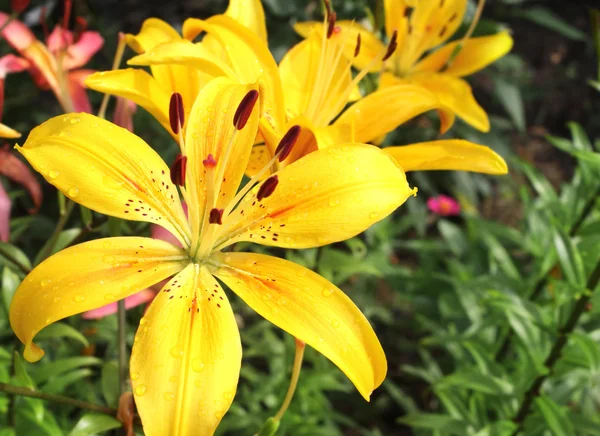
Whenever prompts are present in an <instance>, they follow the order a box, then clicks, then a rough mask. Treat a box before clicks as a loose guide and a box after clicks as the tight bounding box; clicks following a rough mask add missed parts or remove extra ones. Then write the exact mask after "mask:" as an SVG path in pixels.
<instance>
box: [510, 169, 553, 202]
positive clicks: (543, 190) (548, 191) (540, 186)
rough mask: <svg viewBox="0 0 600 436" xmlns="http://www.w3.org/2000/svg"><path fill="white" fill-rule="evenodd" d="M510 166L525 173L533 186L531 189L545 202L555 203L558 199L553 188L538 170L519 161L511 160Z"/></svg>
mask: <svg viewBox="0 0 600 436" xmlns="http://www.w3.org/2000/svg"><path fill="white" fill-rule="evenodd" d="M511 166H513V167H515V168H517V169H520V170H521V171H523V173H525V176H527V179H528V180H529V182H530V183H531V186H533V189H535V191H536V192H537V193H538V195H539V196H540V197H542V198H544V199H545V200H547V201H556V200H557V199H558V197H557V196H556V191H555V190H554V187H553V186H552V185H551V184H550V182H549V181H548V179H546V177H544V175H543V174H542V173H541V172H540V171H539V170H537V169H535V168H534V167H532V166H531V165H530V164H528V163H527V162H525V161H523V160H520V159H512V160H511Z"/></svg>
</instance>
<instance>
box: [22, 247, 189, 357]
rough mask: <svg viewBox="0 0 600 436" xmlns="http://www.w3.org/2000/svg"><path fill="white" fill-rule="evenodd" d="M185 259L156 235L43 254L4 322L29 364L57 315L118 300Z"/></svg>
mask: <svg viewBox="0 0 600 436" xmlns="http://www.w3.org/2000/svg"><path fill="white" fill-rule="evenodd" d="M188 262H189V260H188V258H187V256H186V254H185V252H183V251H182V250H181V249H180V248H177V247H175V246H173V245H171V244H169V243H167V242H164V241H160V240H158V239H150V238H138V237H121V238H108V239H97V240H95V241H90V242H84V243H83V244H79V245H75V246H73V247H70V248H67V249H65V250H62V251H59V252H58V253H56V254H55V255H53V256H51V257H49V258H48V259H46V260H45V261H43V262H42V263H41V264H39V265H38V266H37V267H35V268H34V270H33V271H32V272H31V273H29V275H28V276H27V277H26V278H25V280H23V282H22V283H21V285H20V286H19V287H18V288H17V291H16V293H15V296H14V298H13V300H12V304H11V306H10V325H11V327H12V329H13V330H14V332H15V334H16V335H17V337H18V338H19V339H20V340H21V342H23V343H24V344H25V353H24V357H25V358H26V359H27V360H29V361H31V362H35V361H37V360H39V359H41V358H42V356H43V355H44V351H43V350H41V349H40V348H39V347H37V346H36V345H35V344H33V343H32V340H33V338H34V336H35V335H36V334H37V333H38V332H39V331H40V330H41V329H42V328H44V327H45V326H47V325H48V324H50V323H53V322H55V321H58V320H59V319H62V318H65V317H67V316H71V315H74V314H77V313H81V312H85V311H87V310H91V309H95V308H98V307H101V306H104V305H106V304H109V303H113V302H115V301H117V300H120V299H123V298H125V297H127V296H129V295H131V294H134V293H136V292H138V291H141V290H142V289H145V288H147V287H148V286H151V285H153V284H155V283H158V282H159V281H161V280H163V279H165V278H167V277H169V276H171V275H173V274H175V273H177V272H178V271H180V270H181V269H182V268H183V267H184V266H185V264H186V263H188Z"/></svg>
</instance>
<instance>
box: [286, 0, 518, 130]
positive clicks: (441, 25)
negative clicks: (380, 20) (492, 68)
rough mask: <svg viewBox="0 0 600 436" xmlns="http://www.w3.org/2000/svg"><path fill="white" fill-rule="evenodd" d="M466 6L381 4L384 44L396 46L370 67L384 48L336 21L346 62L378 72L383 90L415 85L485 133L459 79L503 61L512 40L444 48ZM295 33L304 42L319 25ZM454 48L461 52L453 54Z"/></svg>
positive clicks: (483, 119)
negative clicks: (345, 36) (357, 46)
mask: <svg viewBox="0 0 600 436" xmlns="http://www.w3.org/2000/svg"><path fill="white" fill-rule="evenodd" d="M466 6H467V0H384V9H385V33H386V36H387V38H388V39H391V38H392V36H393V35H394V34H396V38H397V45H398V48H397V49H396V51H395V52H394V54H393V55H392V56H391V57H390V58H389V60H388V61H386V62H377V63H372V62H371V59H372V55H373V53H377V52H378V51H380V50H382V49H383V48H384V45H383V43H382V42H381V41H380V40H379V37H378V35H377V33H373V32H371V31H369V30H368V29H366V28H365V27H363V26H362V25H360V24H358V23H355V22H353V21H340V22H338V23H337V26H338V27H339V28H340V29H341V31H342V33H343V32H347V33H349V34H350V35H352V36H353V37H352V38H349V40H348V44H347V47H346V50H345V54H346V56H347V57H348V58H350V59H353V62H354V65H355V66H356V67H357V68H361V69H362V68H368V69H369V71H371V72H382V75H381V81H380V86H381V87H382V88H385V87H388V86H394V85H398V84H402V83H414V84H419V85H421V86H423V87H425V88H427V89H429V90H430V91H432V92H433V93H435V95H437V96H438V97H439V99H440V100H441V101H442V103H443V104H444V105H446V106H448V107H449V108H451V109H452V111H454V113H455V114H456V115H457V116H459V117H460V118H462V119H463V120H464V121H466V122H467V123H469V124H470V125H472V126H473V127H475V128H476V129H478V130H481V131H483V132H487V131H488V130H489V128H490V124H489V119H488V116H487V114H486V113H485V110H484V109H483V108H482V107H481V106H480V105H479V104H478V103H477V101H476V100H475V98H474V97H473V93H472V91H471V87H470V86H469V84H468V83H467V82H466V81H465V80H463V79H461V77H464V76H468V75H469V74H472V73H475V72H476V71H479V70H481V69H482V68H484V67H486V66H487V65H489V64H491V63H492V62H494V61H496V60H497V59H499V58H501V57H502V56H504V55H505V54H506V53H508V52H509V51H510V49H511V48H512V45H513V40H512V38H511V37H510V35H509V34H508V32H505V31H504V32H500V33H497V34H495V35H491V36H483V37H476V38H466V39H464V40H460V41H454V42H451V43H447V44H444V43H445V42H446V41H447V40H448V38H450V37H451V36H452V35H453V34H454V32H456V30H457V29H458V27H459V26H460V24H461V23H462V21H463V17H464V15H465V11H466ZM294 28H295V29H296V31H297V32H298V33H299V34H300V35H302V36H303V37H308V36H309V35H310V33H311V31H312V30H313V29H319V28H320V24H319V23H317V22H305V23H297V24H296V25H295V26H294ZM359 34H360V35H361V39H362V43H363V44H362V45H363V48H364V50H361V54H359V55H358V56H356V57H354V56H353V55H352V54H353V50H354V45H353V44H354V43H353V40H354V39H356V37H357V35H359ZM459 44H460V45H461V46H462V48H461V49H460V51H459V52H458V54H456V52H455V50H457V46H458V45H459ZM436 47H439V48H436ZM454 55H455V57H453V56H454Z"/></svg>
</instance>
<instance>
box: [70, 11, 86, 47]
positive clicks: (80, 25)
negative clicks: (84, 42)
mask: <svg viewBox="0 0 600 436" xmlns="http://www.w3.org/2000/svg"><path fill="white" fill-rule="evenodd" d="M87 28H88V22H87V21H86V19H85V18H83V17H76V18H75V31H74V32H73V43H74V44H76V43H77V42H79V40H80V39H81V35H83V32H85V31H86V30H87Z"/></svg>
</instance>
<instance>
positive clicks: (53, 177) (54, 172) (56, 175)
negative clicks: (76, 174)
mask: <svg viewBox="0 0 600 436" xmlns="http://www.w3.org/2000/svg"><path fill="white" fill-rule="evenodd" d="M59 175H60V173H59V172H58V171H56V170H52V171H50V172H49V173H48V177H50V178H51V179H56V178H57V177H58V176H59Z"/></svg>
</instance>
